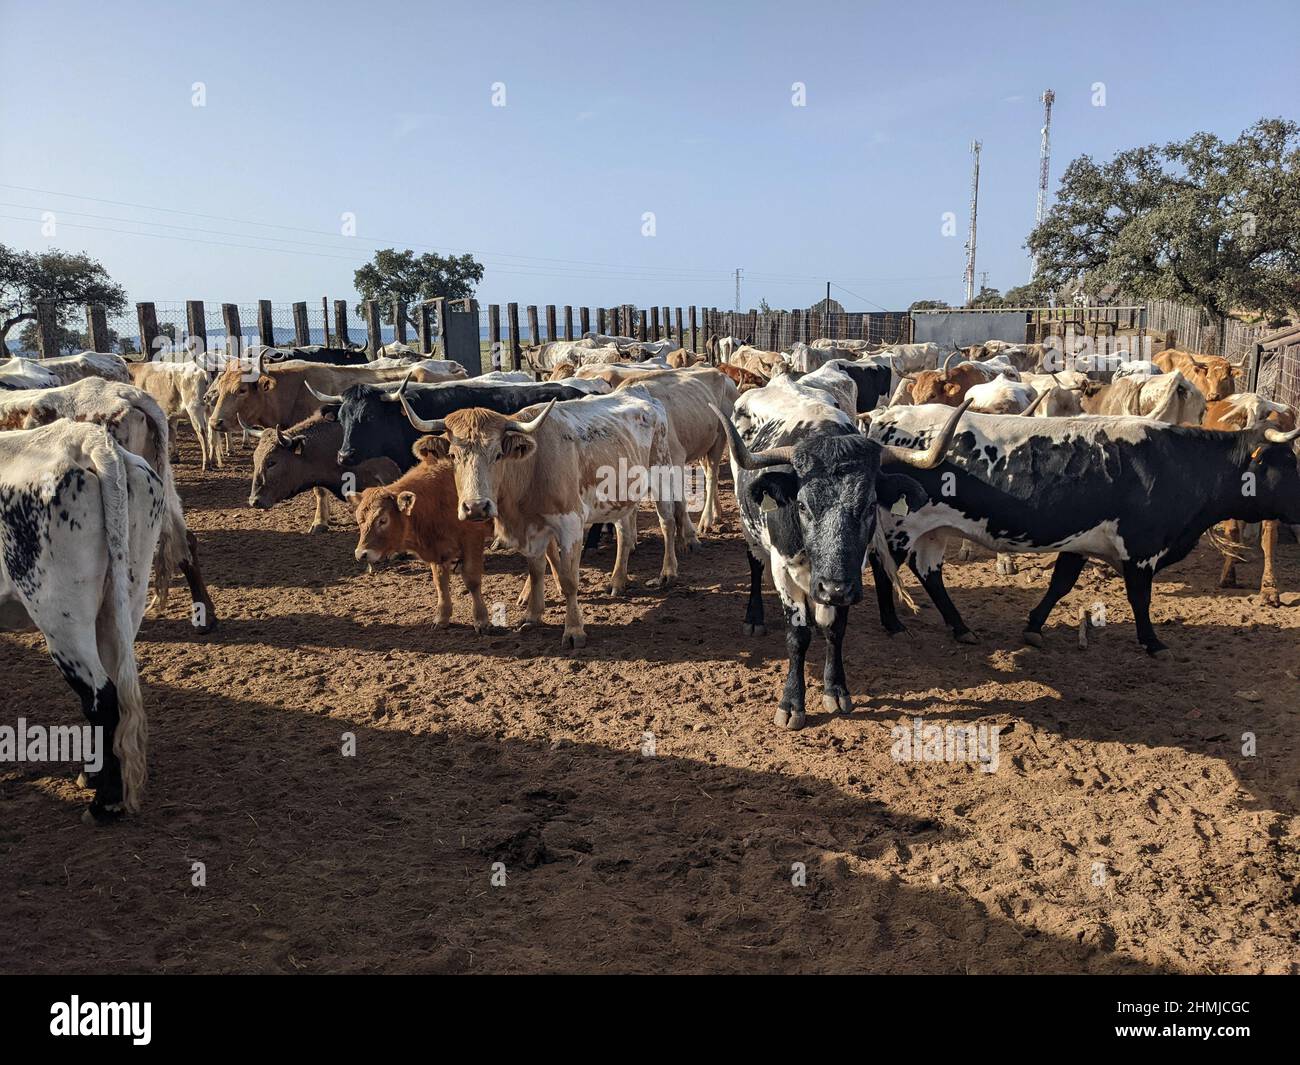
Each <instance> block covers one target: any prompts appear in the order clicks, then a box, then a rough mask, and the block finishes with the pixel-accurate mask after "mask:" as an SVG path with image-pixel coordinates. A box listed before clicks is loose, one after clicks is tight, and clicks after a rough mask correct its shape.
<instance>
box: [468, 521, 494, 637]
mask: <svg viewBox="0 0 1300 1065" xmlns="http://www.w3.org/2000/svg"><path fill="white" fill-rule="evenodd" d="M460 579H461V580H462V581H463V582H464V584H465V591H467V592H469V597H470V601H471V602H472V603H473V604H474V631H475V632H478V633H483V632H489V631H490V630H491V628H492V626H491V624H490V623H489V621H488V608H487V604H486V603H484V602H483V545H482V542H481V541H478V542H475V543H474V544H472V545H470V548H469V550H468V551H466V552H465V558H464V561H463V562H462V564H461V567H460Z"/></svg>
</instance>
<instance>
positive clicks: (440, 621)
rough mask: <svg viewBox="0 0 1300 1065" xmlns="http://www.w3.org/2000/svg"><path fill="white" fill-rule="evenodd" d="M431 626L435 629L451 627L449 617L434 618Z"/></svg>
mask: <svg viewBox="0 0 1300 1065" xmlns="http://www.w3.org/2000/svg"><path fill="white" fill-rule="evenodd" d="M433 627H434V628H435V629H449V628H451V618H436V619H435V620H434V622H433Z"/></svg>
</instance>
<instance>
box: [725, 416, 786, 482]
mask: <svg viewBox="0 0 1300 1065" xmlns="http://www.w3.org/2000/svg"><path fill="white" fill-rule="evenodd" d="M709 410H711V411H713V413H714V414H716V415H717V416H718V421H720V422H722V427H723V428H724V429H726V430H727V440H728V441H729V442H730V444H731V455H732V457H733V458H734V459H735V460H736V465H737V466H739V467H740V468H741V469H742V470H764V469H767V467H769V466H788V465H790V460H791V459H793V458H794V448H793V447H773V448H768V449H767V450H766V451H759V452H757V453H755V452H753V451H750V450H749V448H748V446H746V444H745V441H743V440H742V439H740V432H739V430H737V429H736V427H735V425H734V424H733V423H732V421H731V419H730V418H728V417H727V416H726V415H725V414H723V413H722V411H720V410H718V408H717V407H715V406H714V405H713V404H712V403H710V404H709Z"/></svg>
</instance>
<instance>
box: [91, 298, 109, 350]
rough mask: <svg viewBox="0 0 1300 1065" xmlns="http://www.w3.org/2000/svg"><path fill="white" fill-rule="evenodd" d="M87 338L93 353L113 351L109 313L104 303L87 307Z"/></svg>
mask: <svg viewBox="0 0 1300 1065" xmlns="http://www.w3.org/2000/svg"><path fill="white" fill-rule="evenodd" d="M86 336H87V337H88V338H89V340H90V347H91V350H92V351H112V350H113V342H112V340H111V339H109V335H108V313H107V312H106V311H105V310H104V305H103V304H102V303H88V304H87V305H86Z"/></svg>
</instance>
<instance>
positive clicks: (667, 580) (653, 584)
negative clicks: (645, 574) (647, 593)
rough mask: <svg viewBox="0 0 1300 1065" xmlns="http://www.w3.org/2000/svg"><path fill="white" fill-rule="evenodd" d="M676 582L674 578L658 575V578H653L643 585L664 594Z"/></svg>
mask: <svg viewBox="0 0 1300 1065" xmlns="http://www.w3.org/2000/svg"><path fill="white" fill-rule="evenodd" d="M676 580H677V578H676V577H670V576H668V575H667V574H660V575H659V576H658V577H653V578H651V579H650V580H648V581H646V582H645V583H646V587H647V588H657V589H658V590H659V591H661V592H666V591H668V589H669V588H671V587H672V586H673V584H674V583H675V581H676Z"/></svg>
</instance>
